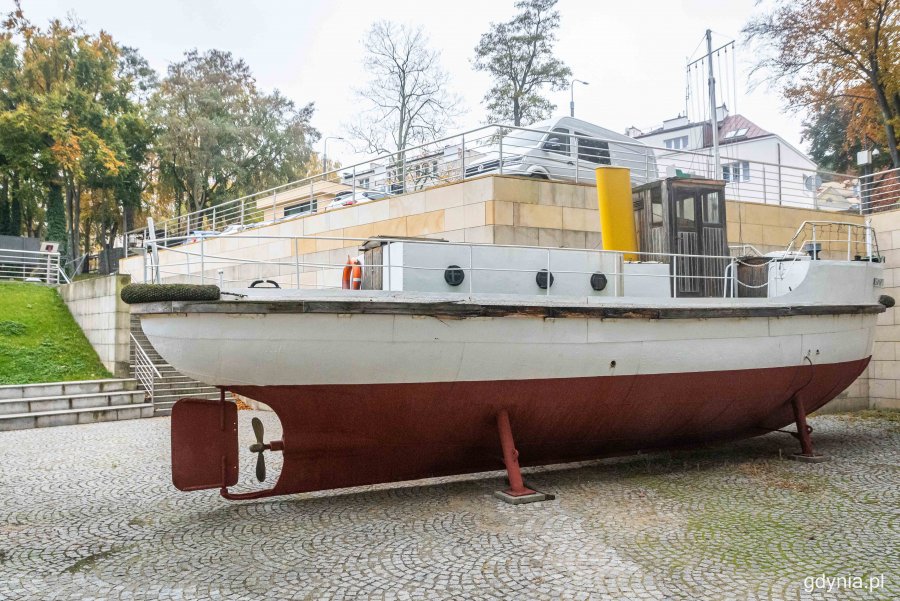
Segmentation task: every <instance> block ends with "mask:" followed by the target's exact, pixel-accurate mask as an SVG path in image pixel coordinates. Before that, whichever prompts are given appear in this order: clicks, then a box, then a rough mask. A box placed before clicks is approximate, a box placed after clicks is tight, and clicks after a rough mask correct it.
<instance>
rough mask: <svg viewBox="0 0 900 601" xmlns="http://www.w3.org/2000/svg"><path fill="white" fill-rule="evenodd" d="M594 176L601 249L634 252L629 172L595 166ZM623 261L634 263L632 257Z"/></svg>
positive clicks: (635, 243) (618, 168)
mask: <svg viewBox="0 0 900 601" xmlns="http://www.w3.org/2000/svg"><path fill="white" fill-rule="evenodd" d="M596 173H597V205H598V208H599V209H600V235H601V236H602V239H603V250H618V251H632V252H637V250H638V247H637V233H636V232H635V230H634V205H633V204H632V199H631V174H630V172H629V170H628V169H627V168H625V167H597V171H596ZM624 258H625V260H626V261H636V260H637V256H636V255H625V257H624Z"/></svg>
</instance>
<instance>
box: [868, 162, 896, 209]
mask: <svg viewBox="0 0 900 601" xmlns="http://www.w3.org/2000/svg"><path fill="white" fill-rule="evenodd" d="M859 182H860V185H859V189H860V205H859V206H860V212H861V213H865V214H869V213H880V212H882V211H893V210H896V209H900V169H888V170H885V171H879V172H878V173H872V174H870V175H863V176H862V177H860V178H859Z"/></svg>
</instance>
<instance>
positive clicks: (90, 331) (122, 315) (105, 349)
mask: <svg viewBox="0 0 900 601" xmlns="http://www.w3.org/2000/svg"><path fill="white" fill-rule="evenodd" d="M130 282H131V276H129V275H109V276H104V277H99V278H92V279H88V280H79V281H77V282H73V283H71V284H65V285H62V286H60V287H59V294H60V296H62V298H63V300H64V301H65V303H66V306H68V307H69V311H70V312H71V313H72V317H74V318H75V321H76V322H77V323H78V325H79V326H81V329H82V330H84V334H85V336H87V339H88V341H90V343H91V346H93V347H94V350H95V351H97V355H99V356H100V361H102V362H103V365H104V366H105V367H106V369H108V370H109V371H111V372H112V373H114V374H115V375H116V376H119V377H127V376H128V368H129V363H130V358H129V352H130V348H131V338H130V336H129V332H130V327H131V319H130V318H131V314H130V310H129V307H128V305H126V304H125V303H124V302H122V299H121V298H120V297H119V292H120V291H121V290H122V287H123V286H125V285H126V284H128V283H130Z"/></svg>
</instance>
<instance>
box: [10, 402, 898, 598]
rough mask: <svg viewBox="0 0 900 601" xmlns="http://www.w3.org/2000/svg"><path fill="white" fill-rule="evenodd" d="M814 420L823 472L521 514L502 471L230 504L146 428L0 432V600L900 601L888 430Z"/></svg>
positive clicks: (713, 461)
mask: <svg viewBox="0 0 900 601" xmlns="http://www.w3.org/2000/svg"><path fill="white" fill-rule="evenodd" d="M252 415H260V417H262V418H263V419H264V420H265V422H266V424H267V431H268V434H267V438H274V437H277V436H278V435H279V431H278V425H277V423H276V420H275V419H274V416H273V415H272V414H271V413H262V414H260V413H256V412H242V413H241V436H242V440H241V443H242V446H246V445H249V444H250V442H251V440H250V436H251V431H250V427H249V420H250V417H251V416H252ZM811 423H812V425H813V426H814V427H815V428H816V432H815V441H816V443H817V445H818V448H819V449H820V450H821V451H823V452H825V453H828V454H829V455H831V456H832V457H833V459H832V461H830V462H828V463H822V464H799V463H796V462H793V461H788V460H786V459H779V451H781V452H782V453H783V454H784V455H785V456H786V455H787V454H788V453H790V452H793V451H794V450H795V446H796V443H795V441H794V440H793V439H792V438H791V437H789V436H787V435H785V434H778V433H775V434H771V435H768V436H765V437H763V438H759V439H754V440H749V441H743V442H739V443H735V444H731V445H726V446H723V447H717V448H716V449H713V450H703V451H692V452H679V453H674V454H656V455H650V456H641V457H632V458H627V459H620V460H612V461H604V462H594V463H589V464H582V465H581V466H579V467H577V468H575V469H572V468H567V469H562V470H560V469H556V470H537V471H534V472H532V473H531V474H530V475H529V477H528V480H529V481H530V482H531V483H532V484H533V485H534V486H536V487H538V488H539V489H540V490H543V491H546V492H552V493H554V494H556V495H557V497H556V500H553V501H546V502H542V503H535V504H531V505H521V506H510V505H506V504H504V503H502V502H501V501H499V500H497V499H495V498H494V497H493V496H492V495H491V493H492V492H493V491H494V490H496V489H498V488H500V487H501V486H502V484H503V481H502V477H501V476H500V474H491V475H487V476H481V477H479V478H474V479H473V478H472V477H464V478H455V479H442V480H440V481H429V482H428V483H427V484H422V483H417V484H416V485H393V486H380V487H368V488H364V489H356V490H354V491H352V492H350V493H347V492H342V493H333V492H331V493H316V494H309V495H299V496H294V497H289V498H282V499H275V500H266V501H261V502H260V501H255V502H243V503H234V502H228V501H225V500H224V499H221V498H220V497H219V496H218V495H217V493H216V492H215V491H203V492H195V493H181V492H178V491H176V490H175V489H174V488H173V487H172V485H171V483H170V479H169V471H168V470H169V466H168V463H169V458H168V456H169V451H168V445H169V440H168V426H169V420H168V418H165V417H161V418H153V419H147V420H138V421H132V422H112V423H101V424H92V425H84V426H71V427H60V428H52V429H46V430H28V431H18V432H4V433H0V449H2V452H0V500H2V503H0V514H2V516H0V600H4V601H5V600H16V601H19V600H26V599H40V600H44V599H98V600H99V599H133V600H139V599H397V600H399V599H578V600H581V599H725V600H731V599H735V600H737V599H741V600H743V599H802V600H807V599H897V598H900V427H898V423H897V422H890V421H887V420H882V419H860V418H853V417H847V416H836V417H831V416H829V417H818V418H814V419H813V420H812V422H811ZM242 457H243V458H242V461H243V463H242V466H241V471H242V478H243V480H242V482H241V487H240V488H242V489H244V490H246V489H249V488H251V487H254V486H256V484H255V482H254V481H253V480H252V473H253V461H254V458H253V456H252V455H251V454H250V453H249V452H242ZM269 458H270V463H269V473H270V477H272V476H274V475H275V474H276V473H277V470H278V467H279V466H278V457H277V455H270V456H269ZM882 573H883V574H884V575H885V576H884V579H885V582H884V588H883V589H881V590H878V591H875V592H869V591H866V590H850V589H839V590H833V591H832V592H831V593H828V592H827V591H822V590H814V591H813V592H807V590H806V587H805V586H804V578H806V577H809V576H812V577H815V576H819V575H822V574H824V575H827V576H848V575H849V576H864V577H866V578H868V576H869V575H872V574H882Z"/></svg>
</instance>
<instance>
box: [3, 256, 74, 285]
mask: <svg viewBox="0 0 900 601" xmlns="http://www.w3.org/2000/svg"><path fill="white" fill-rule="evenodd" d="M0 280H19V281H23V282H39V283H42V284H63V283H69V277H68V276H67V275H66V273H65V272H64V271H63V270H62V269H61V267H60V256H59V253H56V252H52V253H51V252H43V251H29V250H13V249H7V248H0Z"/></svg>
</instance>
